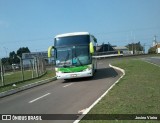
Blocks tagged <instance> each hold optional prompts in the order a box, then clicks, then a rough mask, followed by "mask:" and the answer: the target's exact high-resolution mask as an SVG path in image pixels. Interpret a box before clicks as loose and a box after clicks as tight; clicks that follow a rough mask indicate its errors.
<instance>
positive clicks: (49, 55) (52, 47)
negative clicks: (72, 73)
mask: <svg viewBox="0 0 160 123" xmlns="http://www.w3.org/2000/svg"><path fill="white" fill-rule="evenodd" d="M53 49H54V46H50V47H49V48H48V58H51V57H52V50H53Z"/></svg>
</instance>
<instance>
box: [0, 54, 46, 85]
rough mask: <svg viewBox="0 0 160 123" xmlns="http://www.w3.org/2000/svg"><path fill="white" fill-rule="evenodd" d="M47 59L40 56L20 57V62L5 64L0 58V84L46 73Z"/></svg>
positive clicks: (13, 82) (11, 83)
mask: <svg viewBox="0 0 160 123" xmlns="http://www.w3.org/2000/svg"><path fill="white" fill-rule="evenodd" d="M46 65H47V61H46V60H45V59H44V58H42V57H34V58H33V59H25V60H23V59H21V58H20V64H12V65H6V64H5V63H3V64H2V62H1V60H0V68H1V70H0V72H1V73H0V74H1V76H0V86H5V85H13V84H16V83H19V82H23V81H26V80H31V79H34V78H38V77H40V76H42V75H44V74H45V73H46Z"/></svg>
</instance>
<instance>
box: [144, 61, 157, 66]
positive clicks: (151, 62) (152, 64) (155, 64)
mask: <svg viewBox="0 0 160 123" xmlns="http://www.w3.org/2000/svg"><path fill="white" fill-rule="evenodd" d="M145 62H147V63H149V64H152V65H155V66H157V67H160V66H159V65H157V64H154V63H152V62H149V61H145Z"/></svg>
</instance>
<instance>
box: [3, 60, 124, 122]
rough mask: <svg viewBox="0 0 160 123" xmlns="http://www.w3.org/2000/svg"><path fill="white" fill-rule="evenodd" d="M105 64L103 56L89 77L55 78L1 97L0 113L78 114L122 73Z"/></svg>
mask: <svg viewBox="0 0 160 123" xmlns="http://www.w3.org/2000/svg"><path fill="white" fill-rule="evenodd" d="M108 64H109V62H107V61H106V60H99V62H98V70H97V72H96V74H95V76H94V77H93V78H92V79H89V78H85V79H84V78H82V79H73V80H70V81H64V80H56V81H54V82H51V83H48V84H45V85H41V86H38V87H35V88H32V89H29V90H25V91H23V92H19V93H17V94H14V95H11V96H8V97H4V98H1V99H0V114H78V113H80V112H81V111H82V110H83V109H86V108H88V107H89V106H90V105H91V104H92V103H93V102H94V101H95V100H96V99H98V98H99V97H100V96H101V95H102V94H103V93H104V92H105V91H106V90H107V89H108V88H109V87H110V86H111V85H112V84H113V83H114V82H115V81H116V80H117V79H118V78H119V77H120V76H121V75H122V73H121V72H119V71H116V70H114V69H112V68H110V67H109V66H108ZM16 122H17V121H15V123H16ZM22 122H24V121H22ZM32 122H33V121H32ZM44 122H45V123H46V122H47V123H48V122H52V123H53V122H62V121H44ZM63 122H73V120H67V121H63ZM5 123H6V122H5Z"/></svg>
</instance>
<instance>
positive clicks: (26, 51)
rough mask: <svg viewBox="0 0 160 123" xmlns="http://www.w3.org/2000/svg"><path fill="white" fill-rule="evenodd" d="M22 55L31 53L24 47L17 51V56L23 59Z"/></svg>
mask: <svg viewBox="0 0 160 123" xmlns="http://www.w3.org/2000/svg"><path fill="white" fill-rule="evenodd" d="M22 53H30V50H29V49H28V47H22V48H19V49H18V50H17V55H18V56H20V57H22Z"/></svg>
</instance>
